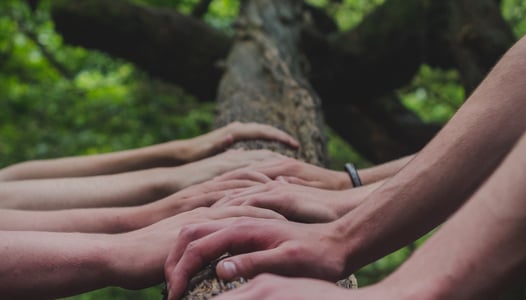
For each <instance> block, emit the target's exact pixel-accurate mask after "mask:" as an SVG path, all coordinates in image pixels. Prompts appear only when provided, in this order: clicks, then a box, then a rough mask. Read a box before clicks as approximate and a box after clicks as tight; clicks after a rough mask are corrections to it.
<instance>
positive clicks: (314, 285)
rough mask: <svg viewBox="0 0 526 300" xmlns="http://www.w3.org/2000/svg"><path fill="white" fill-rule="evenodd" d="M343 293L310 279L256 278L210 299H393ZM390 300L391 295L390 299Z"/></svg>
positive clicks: (357, 291) (346, 291)
mask: <svg viewBox="0 0 526 300" xmlns="http://www.w3.org/2000/svg"><path fill="white" fill-rule="evenodd" d="M364 292H365V291H362V290H346V289H344V288H341V287H338V286H336V285H335V284H334V283H330V282H325V281H321V280H314V279H304V278H301V279H299V278H297V279H291V278H285V277H280V276H276V275H269V274H264V275H259V276H257V277H256V278H254V280H252V281H250V282H249V283H247V284H246V285H244V286H241V287H239V288H237V289H235V290H232V291H229V292H227V293H225V294H223V295H220V296H218V297H217V298H214V300H227V299H228V300H242V299H246V300H253V299H258V300H267V299H268V300H291V299H301V300H319V299H331V300H353V299H355V300H366V299H369V300H376V299H395V298H393V297H389V296H387V297H378V296H374V297H373V295H376V294H372V293H370V292H369V291H367V292H366V293H367V296H365V295H364V294H365V293H364ZM391 296H392V295H391Z"/></svg>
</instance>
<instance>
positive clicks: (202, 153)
mask: <svg viewBox="0 0 526 300" xmlns="http://www.w3.org/2000/svg"><path fill="white" fill-rule="evenodd" d="M246 139H270V140H276V141H279V142H282V143H284V144H286V145H288V146H290V147H293V148H297V147H298V146H299V144H298V142H297V141H296V140H295V139H294V138H292V137H291V136H290V135H288V134H286V133H285V132H283V131H281V130H279V129H276V128H274V127H271V126H268V125H263V124H256V123H239V122H234V123H231V124H229V125H227V126H225V127H222V128H220V129H217V130H214V131H212V132H209V133H207V134H204V135H201V136H198V137H195V138H192V139H187V140H178V141H171V142H167V143H162V144H157V145H153V146H148V147H143V148H138V149H132V150H125V151H119V152H113V153H106V154H98V155H90V156H79V157H66V158H57V159H47V160H36V161H29V162H23V163H20V164H16V165H12V166H9V167H6V168H4V169H0V181H12V180H24V179H40V178H58V177H81V176H95V175H105V174H115V173H122V172H130V171H136V170H142V169H149V168H155V167H169V166H176V165H180V164H185V163H189V162H192V161H196V160H199V159H202V158H205V157H208V156H210V155H213V154H217V153H219V152H221V151H223V150H224V149H226V148H227V147H228V146H229V145H231V144H232V143H234V142H236V141H239V140H246Z"/></svg>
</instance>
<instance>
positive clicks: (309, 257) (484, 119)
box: [166, 38, 526, 299]
mask: <svg viewBox="0 0 526 300" xmlns="http://www.w3.org/2000/svg"><path fill="white" fill-rule="evenodd" d="M524 57H526V38H523V39H522V40H521V41H519V42H518V43H517V44H516V45H515V46H514V47H513V48H512V49H510V51H508V53H507V54H506V55H505V56H504V57H503V58H502V60H501V61H500V62H499V63H498V64H497V66H496V67H495V69H494V70H492V72H491V73H490V74H489V76H488V78H487V79H486V80H485V81H484V82H483V83H482V84H481V86H480V87H479V88H478V89H477V90H476V91H475V93H474V94H473V95H472V96H471V97H470V98H469V99H468V100H467V102H466V103H465V104H464V105H463V106H462V108H461V109H460V110H459V111H458V112H457V113H456V114H455V116H454V117H453V118H452V120H451V121H450V122H449V123H448V124H447V125H446V126H445V127H444V128H443V129H442V131H441V132H440V133H439V134H438V135H437V136H436V137H435V138H434V139H433V140H432V141H431V142H430V143H429V144H428V145H427V146H426V147H425V148H424V149H423V150H422V151H420V152H419V153H418V154H417V156H416V157H415V158H413V159H412V160H411V161H410V162H409V163H408V164H407V165H406V166H405V167H404V168H403V169H402V170H401V171H400V172H398V173H397V174H396V175H395V176H393V177H392V178H391V179H389V180H388V181H387V182H386V183H385V184H383V185H382V186H381V187H379V188H377V189H376V190H375V191H374V192H372V193H371V194H370V195H369V196H368V197H367V198H366V199H365V201H364V202H363V203H362V204H361V205H359V206H358V207H357V208H355V209H354V210H352V211H351V212H349V213H348V214H346V215H345V216H343V217H342V218H341V219H339V220H337V221H335V222H332V223H327V224H296V223H292V222H288V223H284V222H262V221H258V220H247V219H245V220H240V221H239V224H237V225H242V226H245V228H249V229H250V230H247V231H246V232H236V229H235V228H232V227H231V224H226V223H221V222H214V223H213V224H209V225H203V226H200V225H196V226H190V228H188V230H187V231H185V233H186V232H188V234H181V236H180V238H179V240H178V243H177V244H176V247H175V249H174V250H173V252H172V253H171V256H170V257H169V259H168V260H167V264H166V275H167V278H168V280H169V281H170V283H171V297H172V298H171V299H177V297H178V296H180V295H181V293H182V291H183V290H184V287H185V284H186V282H187V281H186V280H187V278H188V277H189V276H190V275H191V274H192V273H193V272H195V271H196V270H198V268H199V267H200V266H202V265H204V264H205V263H206V260H211V259H214V258H216V257H217V256H218V255H220V254H221V253H224V252H227V251H230V252H236V253H239V252H242V253H241V254H239V255H236V256H233V257H231V258H228V259H226V260H224V261H222V262H221V263H220V264H218V265H217V267H216V271H217V273H218V274H219V276H221V277H222V278H227V279H231V278H236V277H239V276H248V277H252V276H254V275H257V274H259V273H263V272H272V273H278V274H284V275H302V276H310V277H316V278H323V279H330V280H333V279H338V277H339V276H342V275H343V274H348V273H350V272H354V271H356V270H357V269H358V268H359V267H361V266H364V265H366V264H368V263H369V262H371V261H373V260H375V259H377V258H379V257H382V256H383V255H385V254H388V253H390V252H391V251H393V250H395V249H397V248H399V247H402V246H403V245H405V244H407V243H408V242H410V241H412V240H414V239H416V238H417V237H419V236H421V235H422V234H424V233H426V232H428V231H429V230H430V229H432V228H434V227H435V226H437V225H438V224H440V223H441V222H443V221H444V220H445V219H446V218H447V217H448V216H450V215H451V214H452V213H454V212H455V211H456V210H457V209H458V208H459V207H460V206H461V205H462V204H463V203H464V202H465V201H466V200H467V199H469V197H470V196H471V195H472V194H473V193H474V191H475V190H476V189H477V188H478V187H479V186H480V185H481V184H482V182H483V181H484V180H486V179H487V178H488V177H489V176H490V174H491V173H492V172H493V171H494V170H495V169H496V168H497V166H498V165H499V164H500V163H501V162H502V160H503V158H504V157H505V156H506V155H507V154H508V153H509V152H510V151H511V149H512V147H513V146H514V144H515V143H516V142H517V141H518V140H519V138H520V137H521V136H522V134H523V133H524V132H525V130H526V123H525V122H524V116H525V115H526V105H525V103H526V102H525V99H526V90H525V89H524V88H523V87H524V84H525V82H526V81H525V80H526V79H525V77H524V76H523V75H524V73H526V61H525V60H524ZM496 103H498V104H496ZM195 232H199V235H192V233H195ZM190 243H191V247H188V246H189V245H190ZM240 249H242V250H240ZM247 252H248V253H247ZM297 253H302V255H297ZM328 258H330V259H328ZM312 261H317V262H318V263H317V264H316V265H314V266H313V265H312Z"/></svg>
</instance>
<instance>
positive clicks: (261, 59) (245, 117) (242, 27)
mask: <svg viewBox="0 0 526 300" xmlns="http://www.w3.org/2000/svg"><path fill="white" fill-rule="evenodd" d="M302 17H303V5H302V1H295V0H289V1H277V0H274V1H271V0H256V1H247V2H245V3H244V5H243V6H242V12H241V15H240V16H239V19H238V25H237V36H236V41H235V43H234V46H233V47H232V50H231V52H230V55H229V56H228V59H227V62H226V71H225V74H224V76H223V79H222V81H221V83H220V86H219V92H218V103H219V107H218V109H219V115H218V117H217V122H216V123H217V124H216V125H217V126H223V125H225V124H227V123H229V122H232V121H236V120H237V121H247V122H249V121H250V122H260V123H266V124H271V125H274V126H276V127H278V128H281V129H283V130H285V131H287V132H288V133H290V134H292V135H293V136H294V137H296V138H297V139H298V140H299V142H300V144H301V148H300V150H299V151H297V152H292V151H291V150H290V149H286V148H284V147H283V146H281V145H279V144H277V143H268V142H263V141H261V142H244V143H240V145H239V146H242V147H244V148H262V147H264V148H269V149H273V150H277V151H280V152H282V153H284V154H286V155H289V156H295V157H298V158H300V159H303V160H305V161H307V162H310V163H313V164H317V165H324V164H325V162H326V150H325V144H326V138H325V135H324V130H325V125H324V123H323V120H322V112H321V103H320V99H319V98H318V96H317V95H316V93H315V92H314V91H313V90H312V88H311V87H310V85H309V83H308V82H307V80H306V79H305V76H304V70H303V66H302V61H303V59H304V55H303V53H301V51H300V49H299V43H300V37H301V28H302Z"/></svg>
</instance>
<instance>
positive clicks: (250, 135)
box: [188, 122, 300, 161]
mask: <svg viewBox="0 0 526 300" xmlns="http://www.w3.org/2000/svg"><path fill="white" fill-rule="evenodd" d="M256 139H263V140H274V141H277V142H281V143H283V144H285V145H287V146H289V147H291V148H294V149H296V148H298V147H299V146H300V145H299V143H298V141H296V139H294V138H293V137H292V136H290V135H289V134H287V133H285V132H284V131H281V130H279V129H277V128H275V127H272V126H269V125H265V124H258V123H241V122H233V123H230V124H228V125H226V126H224V127H221V128H219V129H216V130H214V131H211V132H209V133H206V134H203V135H200V136H198V137H195V138H192V139H190V140H188V141H189V143H190V150H191V151H192V153H193V154H192V155H191V157H190V158H189V161H195V160H198V159H202V158H204V157H207V156H210V155H213V154H215V153H218V152H220V151H223V150H224V149H226V148H227V147H228V146H230V145H232V144H233V143H235V142H238V141H242V140H256Z"/></svg>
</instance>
